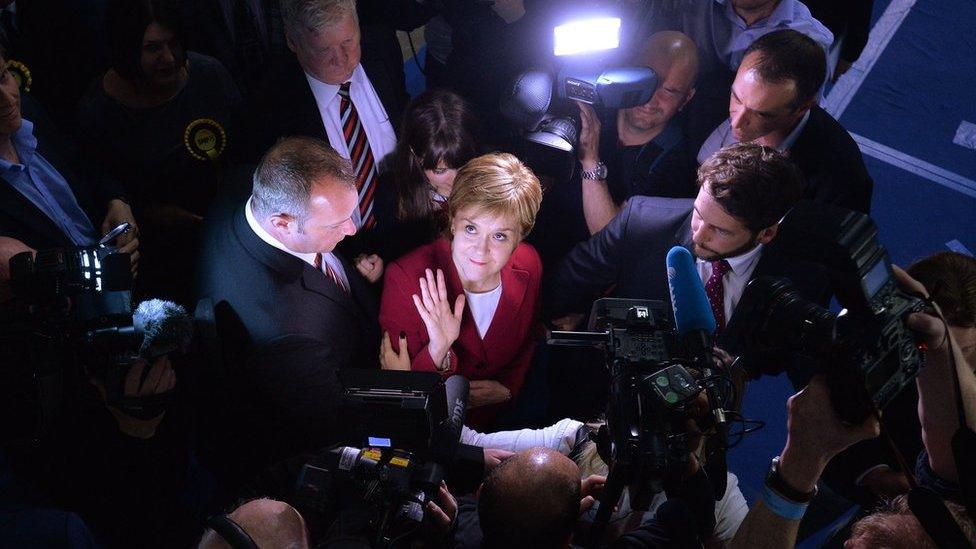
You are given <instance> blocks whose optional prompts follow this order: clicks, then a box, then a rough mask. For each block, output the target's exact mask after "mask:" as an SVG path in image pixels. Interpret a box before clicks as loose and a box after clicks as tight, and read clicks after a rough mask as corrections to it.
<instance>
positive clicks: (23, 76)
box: [7, 59, 34, 92]
mask: <svg viewBox="0 0 976 549" xmlns="http://www.w3.org/2000/svg"><path fill="white" fill-rule="evenodd" d="M7 70H9V71H10V74H12V75H13V76H14V79H15V80H16V81H17V86H18V87H20V89H22V90H23V91H25V92H29V91H30V89H31V84H33V83H34V79H33V78H32V77H31V72H30V69H28V68H27V65H25V64H23V63H21V62H20V61H17V60H15V59H9V60H7Z"/></svg>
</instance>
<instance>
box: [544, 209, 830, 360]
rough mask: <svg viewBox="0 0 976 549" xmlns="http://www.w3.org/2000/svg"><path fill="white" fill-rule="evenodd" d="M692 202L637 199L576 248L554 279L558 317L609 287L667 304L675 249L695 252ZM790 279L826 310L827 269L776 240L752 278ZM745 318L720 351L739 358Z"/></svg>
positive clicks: (727, 333)
mask: <svg viewBox="0 0 976 549" xmlns="http://www.w3.org/2000/svg"><path fill="white" fill-rule="evenodd" d="M693 204H694V201H693V200H690V199H673V198H657V197H644V196H635V197H633V198H631V199H630V201H629V202H628V203H627V206H626V207H625V208H624V209H623V210H621V211H620V213H619V214H618V215H617V217H615V218H613V220H612V221H610V224H609V225H607V226H606V228H604V229H603V230H602V231H600V232H599V233H597V234H595V235H593V237H592V238H591V239H590V240H588V241H586V242H583V243H581V244H579V245H577V246H576V247H575V248H573V250H572V251H571V252H570V253H569V254H568V255H567V256H566V258H565V259H564V260H563V262H562V264H561V266H560V269H559V272H558V274H557V275H556V280H555V288H554V290H553V291H554V297H553V306H554V309H555V310H554V313H555V316H557V317H558V316H560V315H562V314H565V313H569V312H588V311H589V309H590V304H591V303H592V301H593V299H595V298H597V297H600V296H602V295H603V293H604V292H606V291H607V289H608V288H611V287H612V290H610V296H611V297H621V298H632V299H657V300H662V301H669V299H670V298H669V291H668V276H667V268H666V266H665V258H666V257H667V254H668V251H669V250H670V249H671V247H673V246H684V247H686V248H688V249H691V246H692V242H691V214H692V206H693ZM752 276H753V278H755V277H758V276H776V277H785V278H788V279H790V280H791V281H792V282H793V284H794V285H795V286H796V288H797V290H798V291H799V292H800V293H801V295H803V296H804V297H806V298H807V299H809V300H812V301H814V302H816V303H820V304H821V305H826V304H827V302H828V301H829V300H830V288H829V284H828V281H827V277H826V273H825V270H824V268H823V267H821V266H819V265H817V264H815V263H812V262H811V261H808V260H802V259H799V258H793V257H791V256H790V255H789V254H788V253H787V252H786V250H784V249H783V247H782V246H777V245H776V242H775V241H773V242H771V243H770V244H769V245H767V246H766V247H765V248H764V249H763V252H762V256H761V257H760V259H759V263H758V264H757V265H756V268H755V270H754V271H753V273H752ZM741 322H742V321H741V319H740V318H738V317H737V315H736V314H735V312H733V314H732V317H731V318H730V319H729V321H728V325H727V326H726V329H725V330H723V332H722V334H721V339H720V341H719V342H718V343H719V346H721V347H722V348H723V349H726V350H727V351H729V352H730V353H732V354H735V350H736V345H735V343H736V339H737V333H738V328H737V327H738V326H739V325H741Z"/></svg>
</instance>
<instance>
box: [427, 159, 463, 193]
mask: <svg viewBox="0 0 976 549" xmlns="http://www.w3.org/2000/svg"><path fill="white" fill-rule="evenodd" d="M457 172H458V171H457V170H456V169H455V168H448V167H447V164H445V163H444V161H443V160H438V161H437V167H436V168H434V169H433V170H424V176H426V177H427V182H428V183H430V186H431V187H432V188H433V189H434V192H436V193H437V194H439V195H441V196H443V197H444V198H448V197H450V196H451V189H453V188H454V178H455V177H457Z"/></svg>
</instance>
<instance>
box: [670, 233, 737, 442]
mask: <svg viewBox="0 0 976 549" xmlns="http://www.w3.org/2000/svg"><path fill="white" fill-rule="evenodd" d="M666 264H667V268H668V289H669V290H670V292H671V306H672V307H673V308H674V325H675V329H676V330H677V332H678V335H679V336H680V337H681V339H682V341H683V342H684V343H685V345H686V346H687V347H688V350H689V351H690V352H691V354H692V356H693V357H694V359H695V363H696V365H697V366H698V368H699V369H700V370H701V373H702V379H703V380H704V385H705V391H706V394H707V395H708V400H709V405H710V406H711V408H712V410H713V412H712V416H713V419H714V420H715V428H716V430H717V431H718V433H719V437H720V440H721V444H722V446H723V447H725V445H726V435H727V433H728V424H727V422H726V419H725V409H724V402H723V399H722V398H721V397H720V395H719V392H718V390H717V389H716V387H715V382H714V379H713V378H712V369H713V367H714V366H715V362H714V358H713V357H714V353H713V345H714V343H713V341H712V334H714V333H715V315H714V314H712V306H711V304H710V303H709V302H708V296H706V295H705V286H704V284H702V281H701V276H700V275H699V274H698V269H697V267H696V266H695V259H694V257H693V256H692V255H691V252H689V251H688V250H687V248H684V247H682V246H675V247H673V248H671V250H670V251H669V252H668V257H667V260H666Z"/></svg>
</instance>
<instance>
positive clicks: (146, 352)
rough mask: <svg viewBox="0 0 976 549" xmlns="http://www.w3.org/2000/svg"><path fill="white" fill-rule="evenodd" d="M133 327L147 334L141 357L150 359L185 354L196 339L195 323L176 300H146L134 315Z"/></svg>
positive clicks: (144, 338) (140, 349)
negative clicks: (179, 352)
mask: <svg viewBox="0 0 976 549" xmlns="http://www.w3.org/2000/svg"><path fill="white" fill-rule="evenodd" d="M132 326H133V328H135V330H136V332H137V333H141V334H143V338H142V346H141V347H140V348H139V355H140V356H142V357H143V358H145V359H148V360H152V359H154V358H157V357H160V356H163V355H165V354H168V353H172V352H175V351H185V350H186V349H187V347H189V345H190V341H191V340H192V339H193V320H192V319H191V318H190V316H189V315H187V314H186V309H184V308H183V307H182V306H181V305H178V304H176V303H173V302H172V301H163V300H161V299H150V300H147V301H143V302H142V303H140V304H139V306H138V307H136V310H135V312H133V313H132Z"/></svg>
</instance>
